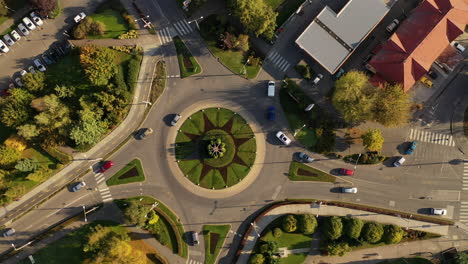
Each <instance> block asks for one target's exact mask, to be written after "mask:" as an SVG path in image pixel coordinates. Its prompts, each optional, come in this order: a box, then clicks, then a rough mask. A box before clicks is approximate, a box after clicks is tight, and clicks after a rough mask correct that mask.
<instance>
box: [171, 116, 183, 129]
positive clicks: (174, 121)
mask: <svg viewBox="0 0 468 264" xmlns="http://www.w3.org/2000/svg"><path fill="white" fill-rule="evenodd" d="M181 117H182V116H181V115H179V114H176V115H175V116H174V119H172V121H171V126H175V125H176V124H177V122H179V120H180V118H181Z"/></svg>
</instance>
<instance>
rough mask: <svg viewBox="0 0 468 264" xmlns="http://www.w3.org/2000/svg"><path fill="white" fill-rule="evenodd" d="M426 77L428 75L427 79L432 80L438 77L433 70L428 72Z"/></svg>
mask: <svg viewBox="0 0 468 264" xmlns="http://www.w3.org/2000/svg"><path fill="white" fill-rule="evenodd" d="M427 75H428V76H429V77H431V78H432V79H434V80H435V79H437V77H438V75H437V73H436V72H435V71H433V70H429V71H428V72H427Z"/></svg>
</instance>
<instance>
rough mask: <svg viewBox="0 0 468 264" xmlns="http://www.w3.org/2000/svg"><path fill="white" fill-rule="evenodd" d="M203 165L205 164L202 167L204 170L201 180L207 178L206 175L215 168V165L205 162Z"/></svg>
mask: <svg viewBox="0 0 468 264" xmlns="http://www.w3.org/2000/svg"><path fill="white" fill-rule="evenodd" d="M202 165H203V168H202V172H201V175H200V181H202V180H203V179H204V178H205V176H206V175H207V174H208V172H210V171H211V170H212V169H213V167H211V166H210V165H206V164H204V163H202Z"/></svg>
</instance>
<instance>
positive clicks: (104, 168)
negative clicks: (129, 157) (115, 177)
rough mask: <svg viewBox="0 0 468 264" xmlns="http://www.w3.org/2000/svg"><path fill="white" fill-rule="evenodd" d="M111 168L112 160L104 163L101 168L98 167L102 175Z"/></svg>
mask: <svg viewBox="0 0 468 264" xmlns="http://www.w3.org/2000/svg"><path fill="white" fill-rule="evenodd" d="M112 166H114V162H113V161H112V160H108V161H104V162H103V163H102V165H101V167H99V171H100V172H102V173H104V172H106V171H107V170H108V169H110V168H111V167H112Z"/></svg>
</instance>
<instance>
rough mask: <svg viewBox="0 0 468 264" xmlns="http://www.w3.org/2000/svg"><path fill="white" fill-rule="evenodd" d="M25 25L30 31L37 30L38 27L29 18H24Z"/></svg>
mask: <svg viewBox="0 0 468 264" xmlns="http://www.w3.org/2000/svg"><path fill="white" fill-rule="evenodd" d="M23 24H24V25H25V26H26V27H27V28H28V29H29V30H35V29H36V26H35V25H34V23H33V22H32V21H31V19H29V18H28V17H23Z"/></svg>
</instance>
